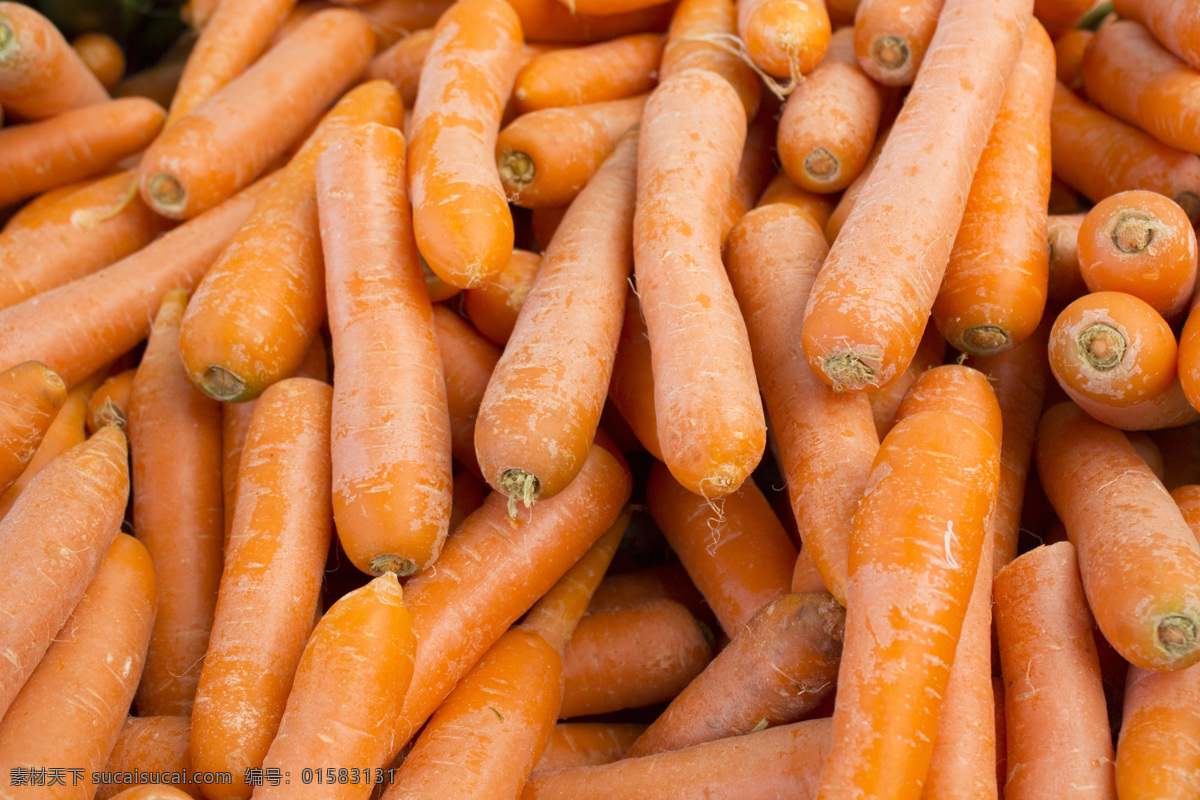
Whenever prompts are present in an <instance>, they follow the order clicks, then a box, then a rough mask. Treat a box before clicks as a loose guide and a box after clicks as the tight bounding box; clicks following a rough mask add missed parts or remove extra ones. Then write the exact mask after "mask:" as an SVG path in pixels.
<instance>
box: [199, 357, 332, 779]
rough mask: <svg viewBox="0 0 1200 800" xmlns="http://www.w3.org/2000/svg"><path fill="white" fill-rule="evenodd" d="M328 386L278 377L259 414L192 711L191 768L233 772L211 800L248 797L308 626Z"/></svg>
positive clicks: (323, 494)
mask: <svg viewBox="0 0 1200 800" xmlns="http://www.w3.org/2000/svg"><path fill="white" fill-rule="evenodd" d="M332 394H333V392H332V390H331V389H330V387H329V386H328V385H326V384H324V383H321V382H320V381H314V380H312V379H310V378H289V379H287V380H283V381H280V382H279V383H278V384H275V385H274V386H272V387H271V388H270V389H268V390H267V392H265V393H264V394H263V397H262V399H261V400H260V401H259V403H258V404H257V406H256V407H255V409H254V419H253V420H252V421H251V423H250V431H249V433H248V434H247V437H246V447H245V450H244V451H243V453H242V462H241V469H240V470H239V471H238V482H239V484H240V485H239V488H238V500H237V502H238V505H237V511H236V513H235V516H234V520H233V530H232V533H231V534H230V537H229V548H228V552H227V554H226V558H225V569H224V572H223V573H222V575H221V584H220V594H219V596H218V599H217V610H216V617H215V619H214V621H213V626H212V634H211V637H210V643H209V648H208V652H207V655H206V656H205V659H204V664H203V666H202V667H201V669H200V683H199V686H198V687H197V689H196V698H195V705H194V707H193V710H192V737H191V743H190V751H191V757H192V766H193V768H194V769H196V770H197V771H201V772H229V773H231V774H232V775H233V781H232V783H227V784H223V785H220V786H215V787H207V788H206V794H208V796H209V797H210V798H212V799H213V800H221V799H222V798H246V797H249V796H250V787H249V786H248V785H247V784H246V781H245V771H246V769H248V768H251V767H254V768H257V767H261V766H262V765H263V759H264V757H265V756H266V754H267V748H268V747H269V746H270V744H271V740H272V739H273V738H274V737H275V733H276V731H277V730H278V727H279V721H280V718H281V717H282V716H283V712H284V703H285V701H286V699H287V695H288V691H289V689H290V688H291V685H292V679H293V676H294V674H295V671H296V666H297V664H298V663H299V661H300V659H301V655H302V654H303V650H304V643H305V640H306V639H307V638H308V635H309V632H310V630H311V626H312V623H313V615H314V612H315V609H316V605H317V600H318V597H319V594H320V587H321V574H322V570H323V569H324V566H325V560H326V556H327V555H328V552H329V542H330V534H331V527H332V525H331V522H332V510H331V505H330V497H329V494H330V488H329V486H330V479H329V474H330V467H329V408H330V401H331V399H332Z"/></svg>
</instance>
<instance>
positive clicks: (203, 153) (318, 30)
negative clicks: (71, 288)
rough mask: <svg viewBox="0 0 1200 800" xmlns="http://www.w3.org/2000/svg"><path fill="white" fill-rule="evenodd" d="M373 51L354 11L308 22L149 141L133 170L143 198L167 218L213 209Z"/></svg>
mask: <svg viewBox="0 0 1200 800" xmlns="http://www.w3.org/2000/svg"><path fill="white" fill-rule="evenodd" d="M373 51H374V42H373V37H372V35H371V30H370V27H369V26H368V25H367V22H366V20H365V19H363V17H362V15H361V14H358V13H357V12H355V11H350V10H347V9H329V10H328V11H322V12H321V13H319V14H317V15H315V16H313V17H312V18H310V19H308V20H306V21H305V22H304V24H303V25H301V26H300V28H299V29H297V30H296V32H295V33H294V34H292V35H291V36H289V37H288V38H287V39H285V40H284V41H283V42H281V43H280V44H279V46H278V47H275V48H274V49H272V50H270V51H269V52H268V53H267V54H266V55H264V56H263V57H262V58H261V59H259V60H258V61H257V62H256V63H255V64H254V66H252V67H250V68H249V69H247V70H246V71H245V72H243V73H242V74H241V75H240V76H238V77H237V78H236V79H234V80H233V81H232V82H230V83H229V84H228V85H226V86H225V87H224V88H222V89H221V90H220V91H218V92H217V93H216V94H214V95H213V96H212V97H210V98H208V99H207V100H206V101H204V102H203V103H201V104H200V105H199V106H197V107H196V108H194V109H193V110H192V112H191V113H190V114H188V115H187V116H186V117H185V118H183V119H181V120H179V121H178V122H176V123H175V124H173V125H172V126H171V127H170V128H168V129H167V130H166V131H164V132H163V135H162V136H160V137H158V139H156V140H155V142H154V144H152V145H151V146H150V147H149V148H148V149H147V150H146V153H145V155H143V156H142V161H141V164H140V166H139V168H138V170H139V173H140V176H141V192H142V198H143V199H144V200H145V201H146V202H147V203H148V204H149V205H150V207H151V208H153V209H154V210H155V211H157V212H158V213H160V214H162V215H163V216H166V217H170V218H172V219H189V218H191V217H194V216H195V215H196V214H199V213H200V212H202V211H204V210H206V209H209V208H212V207H213V206H215V205H217V204H218V203H220V202H221V201H222V200H224V199H225V198H227V197H229V196H231V195H232V194H233V193H234V192H236V191H237V190H238V189H240V188H241V187H243V186H245V185H246V184H248V183H249V182H250V181H251V180H253V179H254V178H255V177H256V176H257V175H258V174H260V173H261V172H262V171H263V170H265V169H266V168H267V167H268V166H269V165H270V164H271V163H272V162H274V161H275V160H276V159H278V158H279V157H280V156H281V155H283V154H284V153H285V152H286V151H287V149H288V148H289V147H290V146H291V145H292V144H293V143H294V142H295V141H296V139H297V138H298V137H299V136H300V135H301V134H303V133H304V131H305V130H306V129H307V128H308V127H309V125H311V124H312V122H313V120H314V119H316V118H317V116H318V115H319V114H320V113H321V112H322V111H323V110H324V109H325V108H326V107H327V106H328V105H329V104H330V103H331V102H332V101H333V100H334V99H335V98H336V97H337V96H338V95H339V94H340V93H341V92H342V91H343V90H344V89H345V88H346V87H347V86H348V85H350V84H351V83H352V82H353V81H354V80H355V79H356V78H357V77H358V75H359V74H360V73H361V72H362V71H363V69H364V68H365V67H366V65H367V62H368V60H369V59H370V57H371V55H372V52H373ZM249 142H254V144H253V145H252V146H251V145H249V144H248V143H249Z"/></svg>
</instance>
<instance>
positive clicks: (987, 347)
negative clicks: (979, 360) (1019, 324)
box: [958, 325, 1012, 356]
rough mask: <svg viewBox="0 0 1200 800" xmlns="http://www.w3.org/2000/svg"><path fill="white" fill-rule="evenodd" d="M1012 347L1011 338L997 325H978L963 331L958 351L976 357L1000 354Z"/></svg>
mask: <svg viewBox="0 0 1200 800" xmlns="http://www.w3.org/2000/svg"><path fill="white" fill-rule="evenodd" d="M1011 346H1012V337H1010V336H1009V335H1008V333H1007V332H1006V331H1005V330H1004V329H1003V328H1001V327H1000V326H999V325H980V326H978V327H975V328H968V329H967V330H965V331H963V334H962V341H961V342H960V343H958V347H959V349H960V350H963V351H965V352H968V353H970V354H972V355H976V356H990V355H993V354H995V353H1001V352H1003V351H1005V350H1007V349H1008V348H1009V347H1011Z"/></svg>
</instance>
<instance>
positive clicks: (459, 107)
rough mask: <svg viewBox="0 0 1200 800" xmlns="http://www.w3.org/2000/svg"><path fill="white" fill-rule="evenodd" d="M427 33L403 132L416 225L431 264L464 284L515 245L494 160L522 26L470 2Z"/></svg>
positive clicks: (495, 265) (502, 6)
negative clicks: (429, 39) (408, 132)
mask: <svg viewBox="0 0 1200 800" xmlns="http://www.w3.org/2000/svg"><path fill="white" fill-rule="evenodd" d="M433 35H434V40H433V44H432V45H431V46H430V51H429V55H428V56H427V57H426V59H425V65H424V67H423V68H422V69H421V82H420V90H419V91H418V92H417V104H416V106H415V107H414V108H413V120H412V136H411V138H410V139H409V149H408V180H409V184H410V186H411V187H412V188H411V195H412V204H413V230H414V231H415V233H416V237H417V247H418V248H419V249H420V251H421V255H422V257H423V258H424V259H425V261H426V262H427V263H428V264H429V267H430V269H432V270H433V271H434V273H435V274H437V275H438V277H440V278H441V279H442V280H444V281H446V282H447V283H449V284H452V285H454V286H459V287H469V286H475V285H478V284H479V283H481V282H482V281H484V280H487V279H488V278H490V277H491V276H492V275H495V274H496V273H497V272H499V271H500V270H501V269H503V268H504V265H505V264H506V263H508V258H509V254H510V253H511V252H512V249H513V235H514V234H513V224H512V215H511V213H510V212H509V210H508V204H507V201H506V198H505V196H504V189H503V187H502V186H501V183H500V177H499V175H498V174H497V172H496V169H495V167H494V166H493V161H492V158H493V152H494V150H495V147H496V137H497V135H498V133H499V131H500V116H501V113H502V112H503V109H504V101H505V100H506V99H507V98H508V96H509V93H510V92H511V91H512V84H513V79H514V78H515V77H516V73H517V69H518V68H519V64H518V56H519V50H520V45H521V41H522V34H521V23H520V21H519V20H518V19H517V15H516V13H515V12H514V11H513V10H512V8H511V7H509V6H508V4H507V3H505V2H503V0H467V2H465V3H458V4H455V5H454V6H452V7H451V8H450V10H448V11H447V12H446V13H445V14H443V15H442V18H441V19H440V20H438V24H437V27H436V28H434V34H433Z"/></svg>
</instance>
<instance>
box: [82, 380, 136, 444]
mask: <svg viewBox="0 0 1200 800" xmlns="http://www.w3.org/2000/svg"><path fill="white" fill-rule="evenodd" d="M136 374H137V370H136V369H127V370H125V371H123V372H118V373H117V374H116V375H111V376H109V377H107V378H105V379H104V382H103V383H101V384H100V385H99V386H98V387H96V391H94V392H92V396H91V399H89V400H88V411H87V432H88V435H89V436H90V435H91V434H93V433H95V432H96V431H98V430H100V429H101V428H103V427H104V426H105V425H116V426H117V427H118V428H121V429H125V428H126V427H128V425H129V393H130V392H131V391H132V390H133V378H134V376H135V375H136Z"/></svg>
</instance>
